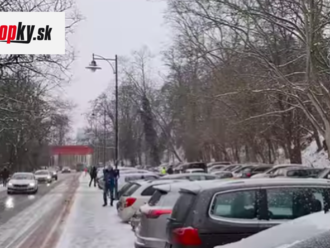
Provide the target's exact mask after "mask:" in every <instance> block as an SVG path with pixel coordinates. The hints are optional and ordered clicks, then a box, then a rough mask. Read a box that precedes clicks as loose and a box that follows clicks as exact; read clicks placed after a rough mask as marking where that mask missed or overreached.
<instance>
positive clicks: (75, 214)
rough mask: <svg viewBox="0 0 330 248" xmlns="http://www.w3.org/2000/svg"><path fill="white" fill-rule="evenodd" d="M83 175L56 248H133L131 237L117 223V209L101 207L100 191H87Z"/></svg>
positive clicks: (125, 228) (131, 235)
mask: <svg viewBox="0 0 330 248" xmlns="http://www.w3.org/2000/svg"><path fill="white" fill-rule="evenodd" d="M88 180H89V176H86V177H85V176H84V175H82V176H81V178H80V186H79V188H78V189H77V192H76V196H75V201H74V204H73V206H72V209H71V211H70V214H69V216H68V218H67V220H66V222H65V224H64V228H63V233H62V236H61V238H60V240H59V243H58V245H57V248H81V247H88V248H100V247H109V248H132V247H134V233H133V232H132V231H131V227H130V226H129V225H127V224H123V223H121V222H120V219H119V218H118V216H117V210H116V207H115V206H113V207H110V206H107V207H102V204H103V198H102V197H103V196H102V191H101V190H99V189H98V188H94V187H91V188H89V187H88Z"/></svg>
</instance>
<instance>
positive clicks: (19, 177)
mask: <svg viewBox="0 0 330 248" xmlns="http://www.w3.org/2000/svg"><path fill="white" fill-rule="evenodd" d="M11 178H12V179H15V180H32V179H34V177H33V175H32V174H20V173H15V174H14V175H13V176H12V177H11Z"/></svg>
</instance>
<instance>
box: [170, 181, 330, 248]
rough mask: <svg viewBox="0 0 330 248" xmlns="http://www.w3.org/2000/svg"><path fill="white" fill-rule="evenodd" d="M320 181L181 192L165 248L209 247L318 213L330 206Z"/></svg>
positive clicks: (328, 190)
mask: <svg viewBox="0 0 330 248" xmlns="http://www.w3.org/2000/svg"><path fill="white" fill-rule="evenodd" d="M329 186H330V183H329V181H328V180H322V179H313V178H310V179H308V180H306V179H291V178H290V179H289V178H278V179H273V180H269V179H256V180H253V179H245V180H242V179H239V180H218V181H214V183H212V184H211V185H207V186H199V187H194V186H193V185H189V186H187V187H182V189H181V191H180V197H179V199H178V200H177V202H176V204H175V206H174V208H173V211H172V215H171V217H170V218H169V222H168V223H167V240H168V244H167V246H166V247H171V248H179V247H180V248H183V247H192V246H194V247H196V248H197V247H203V248H213V247H214V246H217V245H224V244H228V243H232V242H236V241H239V240H241V239H244V238H247V237H249V236H251V235H254V234H256V233H258V232H260V231H263V230H265V229H268V228H270V227H273V226H275V225H278V224H281V223H283V222H286V221H289V220H292V219H296V218H299V217H302V216H305V215H308V214H311V213H314V212H319V211H321V210H322V209H323V208H324V207H325V206H329V205H330V201H329V195H330V187H329Z"/></svg>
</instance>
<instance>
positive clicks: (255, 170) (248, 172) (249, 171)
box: [241, 165, 274, 178]
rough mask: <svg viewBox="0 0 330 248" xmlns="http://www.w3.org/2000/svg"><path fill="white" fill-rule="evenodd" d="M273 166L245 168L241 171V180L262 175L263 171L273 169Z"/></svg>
mask: <svg viewBox="0 0 330 248" xmlns="http://www.w3.org/2000/svg"><path fill="white" fill-rule="evenodd" d="M273 167H274V165H252V166H247V167H245V168H244V169H243V170H242V172H241V173H242V175H241V178H250V177H252V176H254V175H257V174H260V173H264V172H265V171H267V170H269V169H271V168H273Z"/></svg>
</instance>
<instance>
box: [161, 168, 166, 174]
mask: <svg viewBox="0 0 330 248" xmlns="http://www.w3.org/2000/svg"><path fill="white" fill-rule="evenodd" d="M160 173H161V174H162V175H166V168H165V167H163V168H161V170H160Z"/></svg>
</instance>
